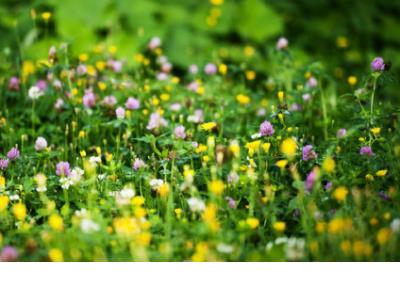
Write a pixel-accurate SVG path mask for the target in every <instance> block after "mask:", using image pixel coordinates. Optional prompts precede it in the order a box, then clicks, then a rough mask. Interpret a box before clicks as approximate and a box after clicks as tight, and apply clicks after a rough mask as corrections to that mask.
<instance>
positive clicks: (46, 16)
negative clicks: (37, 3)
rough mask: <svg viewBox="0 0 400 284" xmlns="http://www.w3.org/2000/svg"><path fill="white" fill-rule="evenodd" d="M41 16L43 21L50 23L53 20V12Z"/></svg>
mask: <svg viewBox="0 0 400 284" xmlns="http://www.w3.org/2000/svg"><path fill="white" fill-rule="evenodd" d="M41 16H42V19H43V21H45V22H48V21H49V20H50V18H51V12H44V13H42V15H41Z"/></svg>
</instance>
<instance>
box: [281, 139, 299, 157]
mask: <svg viewBox="0 0 400 284" xmlns="http://www.w3.org/2000/svg"><path fill="white" fill-rule="evenodd" d="M280 150H281V152H282V154H284V155H285V156H287V157H288V158H293V157H294V155H295V154H296V150H297V143H296V140H294V139H293V138H286V139H285V140H283V141H282V143H281V146H280Z"/></svg>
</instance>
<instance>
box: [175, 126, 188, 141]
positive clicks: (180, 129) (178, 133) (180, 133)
mask: <svg viewBox="0 0 400 284" xmlns="http://www.w3.org/2000/svg"><path fill="white" fill-rule="evenodd" d="M174 135H175V137H176V138H179V139H185V138H186V133H185V127H184V126H183V125H179V126H177V127H176V128H175V129H174Z"/></svg>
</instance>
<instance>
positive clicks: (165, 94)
mask: <svg viewBox="0 0 400 284" xmlns="http://www.w3.org/2000/svg"><path fill="white" fill-rule="evenodd" d="M170 97H171V96H170V95H169V94H167V93H163V94H161V95H160V99H161V100H162V101H168V100H169V98H170Z"/></svg>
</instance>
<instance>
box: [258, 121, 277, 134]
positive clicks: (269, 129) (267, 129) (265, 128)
mask: <svg viewBox="0 0 400 284" xmlns="http://www.w3.org/2000/svg"><path fill="white" fill-rule="evenodd" d="M274 132H275V130H274V127H273V126H272V124H271V123H270V122H269V121H268V120H266V121H264V122H263V123H261V125H260V134H261V135H262V136H271V135H272V134H274Z"/></svg>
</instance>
